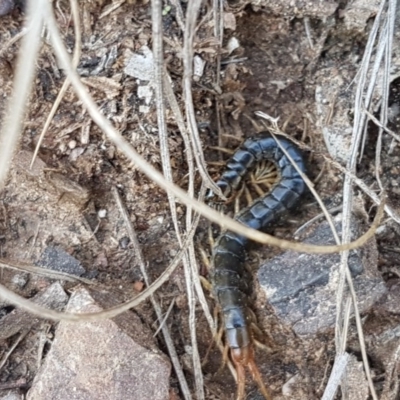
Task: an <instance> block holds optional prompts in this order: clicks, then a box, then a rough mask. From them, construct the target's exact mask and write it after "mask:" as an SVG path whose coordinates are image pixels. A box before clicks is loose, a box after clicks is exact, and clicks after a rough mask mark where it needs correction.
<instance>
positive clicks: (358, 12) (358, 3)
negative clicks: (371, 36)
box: [342, 0, 380, 33]
mask: <svg viewBox="0 0 400 400" xmlns="http://www.w3.org/2000/svg"><path fill="white" fill-rule="evenodd" d="M379 5H380V0H354V1H352V2H350V3H348V4H347V6H346V7H345V9H344V10H343V13H342V16H343V18H344V22H345V24H346V28H347V29H349V30H353V29H354V30H356V31H358V32H360V33H363V32H364V31H365V28H366V25H367V21H368V20H369V19H370V18H372V17H374V16H375V15H376V14H377V13H378V10H379Z"/></svg>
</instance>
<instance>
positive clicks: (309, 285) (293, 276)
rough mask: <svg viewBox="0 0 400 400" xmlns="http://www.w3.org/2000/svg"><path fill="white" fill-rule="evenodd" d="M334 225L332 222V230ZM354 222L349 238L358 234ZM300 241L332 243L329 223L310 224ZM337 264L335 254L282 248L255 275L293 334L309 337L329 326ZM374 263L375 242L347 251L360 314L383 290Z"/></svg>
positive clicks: (331, 322)
mask: <svg viewBox="0 0 400 400" xmlns="http://www.w3.org/2000/svg"><path fill="white" fill-rule="evenodd" d="M339 226H340V225H339V223H336V229H337V230H339ZM353 226H354V227H355V231H354V232H353V237H357V236H359V233H360V230H359V229H358V226H359V225H358V224H357V223H354V224H353ZM339 232H340V230H339ZM304 242H306V243H313V244H334V241H333V237H332V233H331V231H330V228H329V226H328V223H327V222H323V223H321V224H319V225H318V226H317V227H316V228H313V230H312V232H310V233H309V235H308V237H307V239H306V240H304ZM339 264H340V255H339V254H324V255H321V254H300V253H296V252H293V251H286V252H284V253H282V254H280V255H278V256H277V257H275V258H273V259H272V260H270V261H268V262H267V263H266V264H264V265H262V266H261V268H260V269H259V272H258V278H259V282H260V285H261V287H262V288H263V289H264V291H265V293H266V295H267V298H268V301H269V303H270V304H271V305H272V307H273V308H274V310H275V312H276V314H277V315H278V317H280V318H281V319H282V320H283V322H284V323H285V324H289V325H291V326H292V327H293V329H294V331H295V332H296V333H297V334H298V335H304V336H308V335H310V336H313V335H315V334H316V333H318V332H321V331H324V330H326V329H328V328H331V327H333V326H334V322H335V318H336V289H337V281H338V276H339V270H338V268H339ZM376 266H377V251H376V243H375V241H374V240H371V241H369V242H368V243H367V244H366V245H365V246H364V247H363V248H362V249H357V250H355V251H352V252H351V253H350V257H349V268H350V270H351V273H352V276H353V282H354V287H355V290H356V293H357V297H358V307H359V310H360V312H364V311H366V310H367V309H368V308H370V307H371V306H372V305H373V304H374V303H375V302H376V301H377V300H378V299H379V298H380V297H382V296H383V295H384V294H385V293H386V286H385V284H384V282H383V280H382V278H381V276H380V274H379V273H378V271H377V269H376Z"/></svg>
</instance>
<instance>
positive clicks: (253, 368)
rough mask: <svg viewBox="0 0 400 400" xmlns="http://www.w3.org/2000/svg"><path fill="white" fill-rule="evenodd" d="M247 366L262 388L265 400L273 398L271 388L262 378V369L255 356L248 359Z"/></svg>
mask: <svg viewBox="0 0 400 400" xmlns="http://www.w3.org/2000/svg"><path fill="white" fill-rule="evenodd" d="M247 367H248V368H249V371H250V373H251V375H252V376H253V379H254V381H255V382H256V383H257V385H258V388H259V389H260V392H261V393H262V395H263V396H264V398H265V400H272V397H271V394H270V393H269V390H268V389H267V388H266V387H265V385H264V382H263V380H262V378H261V374H260V371H259V370H258V368H257V365H256V363H255V361H254V358H252V359H250V360H249V361H248V364H247Z"/></svg>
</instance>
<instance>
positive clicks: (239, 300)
mask: <svg viewBox="0 0 400 400" xmlns="http://www.w3.org/2000/svg"><path fill="white" fill-rule="evenodd" d="M278 140H279V143H280V145H281V146H282V147H283V148H284V149H285V150H286V152H287V153H288V154H289V155H290V157H291V158H292V159H293V161H294V162H295V164H296V165H297V167H298V168H299V169H300V171H302V172H305V163H304V159H303V156H302V154H301V152H300V150H299V149H298V148H297V147H296V146H295V145H294V143H292V142H291V141H289V140H287V139H285V138H282V137H278ZM262 160H270V161H272V162H273V163H275V164H276V166H277V168H278V170H279V172H280V180H279V181H278V182H277V183H276V185H275V186H274V187H273V188H272V190H271V191H270V192H269V193H268V194H266V195H265V196H262V197H260V198H258V199H257V200H255V201H254V202H253V203H252V204H251V205H250V206H249V207H247V208H244V209H243V210H241V211H240V212H239V213H238V214H236V216H235V219H236V220H237V221H239V222H241V223H242V224H244V225H246V226H249V227H251V228H254V229H257V230H264V229H265V228H266V227H267V226H268V225H269V224H270V223H271V222H273V221H274V220H275V219H276V218H277V217H278V216H280V215H281V214H283V213H284V212H285V211H288V210H290V209H292V208H293V207H295V206H296V204H297V203H298V200H299V198H300V197H301V195H302V194H303V193H304V191H305V189H306V185H305V183H304V181H303V179H302V177H301V175H300V174H299V173H298V172H297V170H296V168H295V167H294V166H293V164H292V163H291V162H290V160H289V158H288V157H287V156H286V155H285V154H284V152H283V151H282V150H281V148H280V147H279V145H278V144H277V142H276V141H275V139H274V138H273V137H272V136H271V135H270V134H269V133H267V132H264V133H261V134H259V135H257V136H255V137H252V138H249V139H247V140H246V141H245V142H244V143H243V145H242V146H241V147H240V148H239V149H238V150H237V151H236V152H235V153H234V155H233V156H232V158H231V159H230V160H229V162H228V163H227V167H226V170H225V171H224V172H223V173H222V175H221V177H220V179H219V180H218V182H217V185H218V186H219V187H220V188H221V190H222V192H223V193H224V195H225V196H227V197H228V196H230V195H231V194H232V193H233V192H234V191H235V190H236V189H237V188H238V186H239V184H240V183H241V181H242V179H243V178H244V177H245V175H246V174H247V173H249V171H251V170H252V169H253V168H254V167H255V166H256V164H257V163H259V162H260V161H262ZM247 245H248V239H247V238H246V237H245V236H242V235H240V234H237V233H235V232H231V231H224V232H222V234H221V235H220V236H219V238H218V239H217V241H216V243H215V245H214V247H213V267H214V268H213V274H212V278H211V280H212V286H213V293H214V296H215V298H216V300H217V303H218V305H219V307H220V309H221V313H222V315H223V321H224V330H225V337H226V342H227V345H228V346H229V348H230V357H231V359H232V361H233V363H234V365H235V368H236V371H237V375H238V390H237V400H241V399H243V398H244V385H245V368H247V369H249V371H250V372H251V374H252V376H253V379H254V380H255V381H256V382H257V384H258V386H259V388H260V390H261V392H262V393H263V395H264V397H265V398H266V399H270V398H271V397H270V395H269V393H268V390H267V389H266V387H265V386H264V384H263V382H262V379H261V375H260V373H259V371H258V368H257V366H256V363H255V360H254V350H253V338H252V332H251V316H250V312H249V304H248V299H249V297H250V295H251V279H250V276H249V273H248V272H247V270H246V268H245V258H246V247H247Z"/></svg>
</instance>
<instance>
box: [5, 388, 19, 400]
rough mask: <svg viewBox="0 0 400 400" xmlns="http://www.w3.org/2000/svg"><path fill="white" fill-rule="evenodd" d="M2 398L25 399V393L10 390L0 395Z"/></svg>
mask: <svg viewBox="0 0 400 400" xmlns="http://www.w3.org/2000/svg"><path fill="white" fill-rule="evenodd" d="M0 400H24V395H23V394H22V393H21V391H20V390H10V391H8V392H6V393H4V394H1V395H0Z"/></svg>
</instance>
